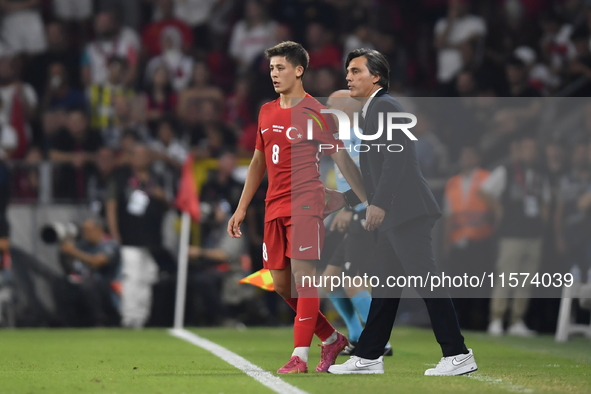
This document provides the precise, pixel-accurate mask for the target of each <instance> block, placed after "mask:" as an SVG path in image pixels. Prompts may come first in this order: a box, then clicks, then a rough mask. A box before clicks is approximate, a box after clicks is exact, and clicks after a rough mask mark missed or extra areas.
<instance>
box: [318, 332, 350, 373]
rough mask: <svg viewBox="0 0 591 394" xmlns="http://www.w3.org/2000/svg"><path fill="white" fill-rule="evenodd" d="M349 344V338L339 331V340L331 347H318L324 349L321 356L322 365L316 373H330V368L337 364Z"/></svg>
mask: <svg viewBox="0 0 591 394" xmlns="http://www.w3.org/2000/svg"><path fill="white" fill-rule="evenodd" d="M348 344H349V341H348V340H347V337H345V336H344V335H343V334H341V333H340V332H338V331H337V340H336V341H334V342H333V343H331V344H330V345H318V346H321V347H322V350H321V353H320V354H321V355H320V364H318V366H317V367H316V372H328V368H330V366H331V365H333V364H334V363H335V361H336V360H337V356H338V355H339V353H340V352H341V351H342V350H343V349H344V348H345V347H346V346H347V345H348Z"/></svg>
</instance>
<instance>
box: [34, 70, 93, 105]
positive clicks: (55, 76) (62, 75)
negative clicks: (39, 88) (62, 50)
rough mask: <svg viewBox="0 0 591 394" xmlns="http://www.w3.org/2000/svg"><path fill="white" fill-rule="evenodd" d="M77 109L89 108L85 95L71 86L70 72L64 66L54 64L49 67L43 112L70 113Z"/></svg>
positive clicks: (42, 102) (43, 99) (42, 101)
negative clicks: (60, 110) (59, 110)
mask: <svg viewBox="0 0 591 394" xmlns="http://www.w3.org/2000/svg"><path fill="white" fill-rule="evenodd" d="M76 108H84V109H86V108H87V102H86V97H85V96H84V93H82V92H81V91H79V90H78V89H75V88H73V87H72V86H71V85H70V80H69V78H68V72H67V70H66V67H65V66H64V65H63V64H61V63H53V64H52V65H50V66H49V72H48V75H47V87H46V88H45V93H44V95H43V98H42V99H41V110H42V111H47V110H52V111H53V110H56V109H63V110H66V111H70V110H73V109H76Z"/></svg>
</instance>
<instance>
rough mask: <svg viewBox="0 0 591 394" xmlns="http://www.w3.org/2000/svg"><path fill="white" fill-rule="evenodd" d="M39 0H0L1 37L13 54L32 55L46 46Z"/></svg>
mask: <svg viewBox="0 0 591 394" xmlns="http://www.w3.org/2000/svg"><path fill="white" fill-rule="evenodd" d="M40 6H41V1H40V0H0V10H2V13H3V17H2V37H3V39H4V40H5V42H6V43H7V44H8V48H9V49H10V50H11V51H12V52H13V53H15V54H21V53H25V54H29V55H34V54H37V53H41V52H44V51H45V49H46V48H47V40H46V38H45V29H44V26H43V20H42V19H41V10H40Z"/></svg>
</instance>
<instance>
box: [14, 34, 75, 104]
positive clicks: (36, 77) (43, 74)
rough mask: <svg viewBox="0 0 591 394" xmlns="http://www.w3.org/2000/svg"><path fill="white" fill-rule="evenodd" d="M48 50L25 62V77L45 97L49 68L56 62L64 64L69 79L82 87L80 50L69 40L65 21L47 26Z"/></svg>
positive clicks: (71, 82) (40, 95) (73, 83)
mask: <svg viewBox="0 0 591 394" xmlns="http://www.w3.org/2000/svg"><path fill="white" fill-rule="evenodd" d="M46 30H47V51H45V52H43V53H40V54H38V55H35V56H33V57H32V58H31V59H30V61H28V62H27V63H26V64H25V67H24V74H23V78H24V79H25V80H26V81H28V82H29V83H30V84H31V85H32V86H33V87H34V88H35V91H36V92H37V94H38V95H39V97H43V96H44V93H45V88H46V87H47V82H48V81H47V75H48V73H49V68H50V66H51V65H52V64H54V63H60V64H63V65H64V67H65V68H66V75H67V76H68V81H69V82H70V84H71V85H72V86H73V87H75V88H81V87H82V80H81V79H80V51H79V49H78V48H76V47H73V46H72V45H71V44H70V42H69V41H68V35H67V32H66V28H65V26H64V24H63V23H60V22H50V23H49V24H48V25H47V27H46Z"/></svg>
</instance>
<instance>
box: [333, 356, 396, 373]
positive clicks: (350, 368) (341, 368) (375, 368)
mask: <svg viewBox="0 0 591 394" xmlns="http://www.w3.org/2000/svg"><path fill="white" fill-rule="evenodd" d="M328 373H332V374H335V375H348V374H361V375H371V374H382V373H384V357H382V356H380V357H379V358H378V359H377V360H368V359H366V358H361V357H357V356H351V358H350V359H349V360H347V361H346V362H344V363H343V364H340V365H331V366H330V368H328Z"/></svg>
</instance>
